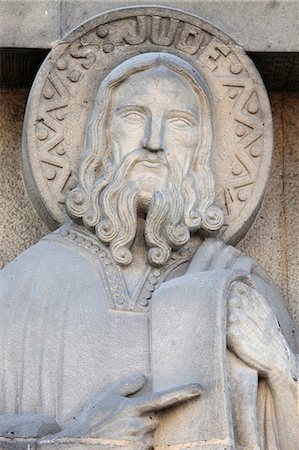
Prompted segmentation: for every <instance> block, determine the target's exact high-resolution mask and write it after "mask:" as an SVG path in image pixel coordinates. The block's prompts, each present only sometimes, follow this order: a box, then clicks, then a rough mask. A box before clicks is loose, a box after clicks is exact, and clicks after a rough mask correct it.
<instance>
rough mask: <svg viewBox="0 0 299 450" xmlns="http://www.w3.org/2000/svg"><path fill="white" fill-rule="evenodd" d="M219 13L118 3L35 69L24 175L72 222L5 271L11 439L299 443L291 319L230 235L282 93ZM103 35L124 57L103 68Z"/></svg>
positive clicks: (197, 445) (212, 447) (1, 407)
mask: <svg viewBox="0 0 299 450" xmlns="http://www.w3.org/2000/svg"><path fill="white" fill-rule="evenodd" d="M124 24H125V25H126V27H124ZM128 24H129V25H130V27H127V25H128ZM209 27H210V26H209V25H207V24H204V23H203V22H202V21H200V20H199V19H196V18H193V17H190V16H187V15H185V14H183V13H180V12H177V11H172V10H169V9H165V10H163V9H161V8H140V9H131V10H130V9H127V10H123V11H121V10H120V11H118V12H114V13H111V15H110V16H109V15H108V16H107V15H105V17H104V18H95V19H93V21H91V23H88V24H86V25H85V28H84V27H83V31H82V29H79V31H76V32H75V34H73V35H70V36H71V37H69V38H67V39H66V40H65V42H62V43H61V44H59V45H58V47H57V49H56V50H54V56H53V57H52V58H51V62H49V61H48V62H46V63H45V65H44V67H43V68H42V69H41V73H40V75H38V78H37V81H36V84H35V86H34V88H33V91H32V94H31V100H30V102H29V107H28V111H27V122H26V127H27V128H26V129H25V130H24V146H25V156H24V158H25V160H24V170H25V176H26V177H27V184H28V186H29V190H30V192H31V195H32V196H33V197H34V199H33V200H34V202H35V203H36V205H39V206H38V209H39V211H40V212H41V214H42V215H43V217H45V219H46V220H48V221H49V222H51V223H52V224H53V226H54V223H57V222H61V223H63V225H61V226H60V227H59V228H58V229H57V230H55V231H54V232H53V233H51V234H49V235H48V236H46V237H45V238H43V239H42V240H41V241H39V242H38V243H37V244H36V245H35V246H33V247H32V248H30V249H28V250H27V251H25V252H24V253H22V254H21V255H20V256H19V257H18V258H17V259H16V260H15V261H13V262H12V263H11V264H9V265H8V266H7V267H6V268H4V269H3V271H2V273H1V284H0V289H1V291H0V294H1V298H0V300H1V313H2V315H1V318H0V322H1V325H0V333H1V336H0V352H1V361H2V363H1V364H2V365H1V385H0V386H1V391H0V399H1V400H0V448H3V449H15V450H21V449H27V450H28V449H31V450H33V449H34V450H48V449H49V450H50V449H51V450H55V449H57V450H72V449H73V450H87V449H92V448H94V449H97V450H101V449H103V450H104V449H105V450H106V449H118V448H122V449H132V450H133V449H136V450H149V449H152V448H154V449H156V450H164V449H165V450H166V449H169V450H178V449H182V450H183V449H185V450H187V449H209V450H224V449H231V450H233V449H246V450H249V449H250V450H255V449H256V450H257V449H260V450H295V448H296V446H297V444H298V414H297V411H296V403H297V395H298V390H297V389H298V387H297V384H298V383H297V376H298V375H297V373H298V368H297V357H296V342H295V328H294V325H293V322H292V319H291V317H290V316H289V313H288V311H287V309H286V306H285V304H284V302H283V300H282V299H281V298H280V296H279V294H278V293H277V292H276V290H275V288H274V287H273V284H272V283H271V281H270V280H269V279H268V277H267V276H266V275H265V273H264V272H263V270H262V269H261V268H260V267H259V266H258V264H257V263H255V262H254V261H253V260H251V259H250V258H247V257H245V256H243V255H241V253H240V252H239V251H238V250H236V249H235V248H234V247H232V246H231V245H228V244H227V243H225V240H226V241H234V240H235V241H236V240H237V239H239V238H240V237H241V235H242V234H243V233H244V231H245V230H246V228H247V227H248V226H249V223H250V220H252V216H253V214H254V212H255V211H256V209H257V207H258V205H259V202H260V197H261V194H262V191H263V186H264V180H262V181H260V180H259V176H260V175H261V174H264V175H265V174H266V173H267V171H268V170H269V161H270V157H269V155H268V153H267V150H268V151H269V146H271V145H270V144H271V118H269V109H268V107H269V105H268V102H267V99H266V94H265V92H264V91H263V88H262V85H261V84H260V80H259V79H258V78H257V80H258V81H257V82H256V83H253V81H252V79H251V78H250V73H253V72H250V71H253V70H254V68H252V67H251V65H250V63H248V62H246V59H242V58H243V57H242V55H241V56H240V54H239V53H238V56H236V53H235V51H236V50H235V49H234V47H233V45H232V44H231V43H230V41H229V39H228V38H225V37H223V35H222V34H221V33H218V31H217V30H214V29H213V28H212V27H210V28H209ZM124 30H126V32H124ZM208 31H209V32H210V34H209V33H208ZM78 33H79V34H78ZM80 33H81V37H80V39H79V37H78V36H79V35H80ZM211 33H212V34H211ZM78 39H79V41H78ZM84 39H86V41H84ZM99 40H100V41H99ZM87 41H88V42H87ZM224 41H225V42H224ZM119 42H121V45H118V43H119ZM91 43H93V44H92V45H91ZM142 45H144V47H142V48H143V49H144V50H146V51H141V53H140V51H136V48H137V47H138V46H142ZM97 46H100V51H101V52H102V53H103V54H106V55H109V54H111V53H113V52H115V53H116V58H119V59H120V60H117V62H118V63H117V64H115V61H114V64H113V65H114V67H113V68H112V67H111V70H109V71H107V73H104V69H103V68H102V69H101V70H100V71H99V73H98V74H96V73H95V72H94V73H93V74H91V75H90V77H88V76H86V74H87V73H89V71H92V70H93V68H94V67H99V64H100V63H99V62H98V55H97V51H98V50H97ZM170 47H171V51H168V50H169V48H170ZM123 48H125V49H126V50H125V53H120V52H121V50H122V49H123ZM132 48H133V50H132ZM55 52H56V53H55ZM124 56H125V57H124ZM103 58H104V56H103ZM226 58H229V59H228V60H227V61H226ZM108 60H109V58H107V61H108ZM198 60H201V63H198ZM223 60H225V62H223ZM107 61H106V62H107ZM193 61H197V62H196V63H194V64H192V62H193ZM110 62H111V58H110ZM101 64H103V65H105V61H103V62H102V63H101ZM220 65H221V68H220V70H218V69H219V67H220ZM49 68H50V69H49ZM201 68H202V70H201ZM62 72H63V73H65V74H64V75H61V73H62ZM207 74H210V75H207ZM240 74H241V75H240ZM97 77H98V78H97ZM91 81H92V83H91ZM77 83H83V84H82V85H81V87H80V89H79V88H78V89H75V88H73V87H72V86H74V85H76V84H77ZM90 83H91V84H90ZM88 89H89V90H90V91H91V93H92V95H94V97H93V98H92V97H91V96H90V97H89V100H87V97H86V95H87V94H86V92H87V91H88ZM37 93H39V96H38V95H37ZM89 95H91V94H89ZM221 101H223V106H221V107H220V106H219V104H221ZM80 108H82V110H81V109H80ZM221 112H222V114H225V113H228V112H229V118H228V117H227V118H226V117H225V116H222V118H220V117H221ZM88 113H89V119H88V123H87V119H86V118H87V115H88ZM80 114H82V117H81V115H80ZM76 117H77V122H76V121H75V118H76ZM33 118H35V119H34V120H35V122H34V123H35V125H34V127H32V124H33ZM226 122H227V130H225V126H224V125H225V124H226ZM82 123H85V126H84V129H83V130H82V129H81V127H80V125H81V124H82ZM218 125H219V127H220V128H221V130H222V131H223V133H224V134H223V135H221V136H222V137H221V136H220V134H219V129H218ZM76 127H77V128H78V131H76ZM225 143H226V145H228V146H229V148H227V147H226V146H225ZM80 145H81V147H80ZM68 146H69V147H68ZM72 146H73V147H72ZM71 147H72V150H71ZM79 153H80V154H79ZM262 154H263V156H262ZM221 164H222V165H221ZM30 177H32V178H30ZM250 195H252V196H253V197H254V198H253V199H250ZM66 215H67V217H68V218H67V219H66ZM220 237H222V238H223V239H220Z"/></svg>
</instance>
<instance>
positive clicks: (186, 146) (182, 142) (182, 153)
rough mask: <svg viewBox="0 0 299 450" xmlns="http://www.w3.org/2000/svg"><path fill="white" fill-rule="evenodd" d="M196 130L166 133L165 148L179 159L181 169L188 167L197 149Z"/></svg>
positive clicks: (197, 136)
mask: <svg viewBox="0 0 299 450" xmlns="http://www.w3.org/2000/svg"><path fill="white" fill-rule="evenodd" d="M198 140H199V134H198V132H195V131H194V130H186V131H183V132H182V131H181V132H175V133H174V132H171V133H167V135H166V136H165V150H166V152H167V153H169V154H172V155H173V156H175V157H176V159H177V160H178V161H179V163H180V166H181V167H182V169H188V168H189V166H190V165H191V163H192V160H193V157H194V155H195V152H196V150H197V146H198Z"/></svg>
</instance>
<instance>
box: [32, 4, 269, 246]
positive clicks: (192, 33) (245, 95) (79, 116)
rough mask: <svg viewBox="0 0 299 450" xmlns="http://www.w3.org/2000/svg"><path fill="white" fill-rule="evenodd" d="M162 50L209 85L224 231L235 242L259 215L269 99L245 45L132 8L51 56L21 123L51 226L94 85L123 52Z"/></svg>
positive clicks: (38, 196) (73, 170)
mask: <svg viewBox="0 0 299 450" xmlns="http://www.w3.org/2000/svg"><path fill="white" fill-rule="evenodd" d="M157 51H159V52H169V53H175V54H177V55H180V57H182V59H184V60H185V61H187V62H191V63H192V64H193V65H194V66H195V67H196V68H197V70H198V71H199V72H200V73H201V76H202V78H203V80H204V81H203V82H204V83H206V85H207V86H208V87H207V89H206V91H207V94H206V95H207V96H208V97H209V98H210V104H211V107H209V106H208V108H210V109H211V111H208V112H207V115H211V114H212V113H213V123H214V130H215V131H214V136H213V145H214V148H213V154H212V155H211V164H212V166H213V168H214V169H215V170H214V173H215V184H216V202H217V204H218V205H219V206H220V207H221V208H222V210H223V212H224V216H225V218H224V226H223V227H222V229H221V232H220V237H221V238H222V239H223V240H224V241H225V242H227V243H230V244H235V243H236V242H238V241H239V240H240V239H241V238H242V236H243V235H244V233H245V232H246V230H247V229H248V227H249V226H250V224H251V222H252V220H253V218H254V216H255V212H256V209H257V207H258V205H259V202H260V199H261V196H262V193H263V190H264V187H265V183H266V181H267V178H268V174H269V171H270V164H271V154H272V141H273V138H272V119H271V113H270V106H269V101H268V97H267V95H266V91H265V89H264V85H263V83H262V80H261V78H260V76H259V74H258V73H257V71H256V70H255V67H254V66H253V64H252V62H251V60H250V59H248V58H247V57H246V55H245V53H244V52H243V51H242V50H241V49H240V47H238V46H236V45H235V43H234V42H233V41H231V40H230V38H228V37H227V36H226V35H224V34H222V33H221V32H219V31H218V30H216V29H215V28H213V27H211V26H210V25H209V24H207V23H206V22H204V21H202V20H200V19H197V18H196V17H194V16H191V15H189V14H184V13H181V12H179V11H175V10H167V9H165V8H164V9H161V8H157V7H155V8H150V7H147V8H136V9H132V8H130V9H124V10H119V11H115V12H112V13H109V14H107V15H99V16H97V17H96V18H94V19H93V20H90V21H87V22H86V23H85V24H84V25H83V26H82V27H81V28H79V29H77V30H76V31H74V32H73V33H71V34H70V35H69V36H67V37H66V38H65V39H64V40H63V41H61V43H60V45H58V46H57V47H56V48H55V50H53V51H52V53H51V54H50V55H49V56H48V58H47V59H46V61H45V63H44V64H43V66H42V69H41V71H40V72H39V73H38V75H37V77H36V80H35V83H34V86H33V88H32V91H31V95H30V98H29V101H28V106H27V116H26V117H27V119H26V125H25V127H24V146H23V161H24V178H25V182H26V183H27V188H28V191H29V194H30V195H31V198H32V201H33V203H34V205H35V207H36V209H37V210H38V211H39V213H40V214H41V215H42V217H44V220H45V222H46V223H48V224H49V226H50V227H53V228H54V227H55V226H57V224H62V223H64V221H65V220H66V219H67V214H66V212H65V209H64V198H65V195H66V193H67V192H68V191H69V190H71V189H72V188H73V187H74V185H75V184H76V179H77V178H78V164H79V161H80V155H81V153H82V148H83V146H84V142H85V133H86V125H87V123H88V120H89V117H90V114H91V109H92V106H93V101H94V98H95V96H96V92H97V87H98V86H99V84H100V83H101V81H102V80H103V78H104V77H105V75H106V74H107V72H109V70H110V69H111V68H113V67H115V65H117V64H118V63H120V62H122V60H123V58H124V55H130V56H134V55H138V54H139V53H140V52H141V53H144V52H157ZM223 117H225V118H226V120H225V121H224V120H223ZM207 127H209V125H207ZM207 129H208V128H207ZM207 134H208V133H207V132H205V133H203V139H206V136H207ZM208 145H209V143H208V142H207V143H206V144H205V147H207V146H208ZM224 148H225V151H223V149H224Z"/></svg>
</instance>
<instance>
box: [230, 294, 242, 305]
mask: <svg viewBox="0 0 299 450" xmlns="http://www.w3.org/2000/svg"><path fill="white" fill-rule="evenodd" d="M242 306H243V299H242V298H241V297H240V296H239V295H234V296H232V297H230V298H229V299H228V307H229V308H242Z"/></svg>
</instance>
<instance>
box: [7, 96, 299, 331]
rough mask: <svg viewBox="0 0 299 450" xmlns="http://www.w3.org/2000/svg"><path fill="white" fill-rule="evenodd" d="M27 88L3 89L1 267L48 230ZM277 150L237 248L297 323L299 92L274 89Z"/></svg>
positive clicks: (298, 278)
mask: <svg viewBox="0 0 299 450" xmlns="http://www.w3.org/2000/svg"><path fill="white" fill-rule="evenodd" d="M27 95H28V90H27V89H19V90H13V89H2V90H0V180H1V181H0V199H1V202H0V218H1V219H0V249H1V254H0V267H3V266H4V265H6V264H7V263H9V262H10V261H11V260H13V259H14V258H15V257H16V256H17V255H18V254H19V253H20V252H22V251H23V250H25V249H26V248H28V247H30V246H31V245H33V244H34V243H35V242H37V241H38V240H39V239H40V238H41V237H42V236H44V235H45V234H47V233H48V232H49V230H48V228H47V226H46V225H45V224H44V223H43V222H42V221H41V219H40V218H39V216H38V215H37V213H36V212H35V210H34V208H33V206H32V204H31V202H30V199H29V197H28V195H27V192H26V189H25V186H24V182H23V179H22V172H21V134H22V125H23V117H24V110H25V104H26V98H27ZM270 100H271V104H272V110H273V116H274V130H275V152H274V158H273V164H272V173H271V176H270V180H269V183H268V186H267V190H266V194H265V197H264V200H263V203H262V206H261V208H260V211H259V212H258V214H257V217H256V219H255V221H254V223H253V225H252V226H251V228H250V230H249V231H248V233H247V235H246V236H245V237H244V238H243V240H242V241H241V242H240V243H239V244H238V248H239V249H240V250H242V251H243V252H244V253H245V254H247V255H248V256H251V257H253V258H255V259H256V260H258V261H260V262H261V264H262V265H263V266H264V267H265V268H266V270H267V271H268V273H269V275H270V276H271V277H272V279H273V280H274V282H275V283H276V285H277V287H278V289H279V290H280V291H281V293H282V294H283V296H284V299H285V300H286V302H287V303H288V304H289V308H290V310H291V313H292V315H293V317H294V318H295V320H296V321H297V323H298V324H299V298H298V292H299V277H298V266H299V239H298V235H299V233H298V230H299V208H298V206H299V93H298V92H270Z"/></svg>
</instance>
